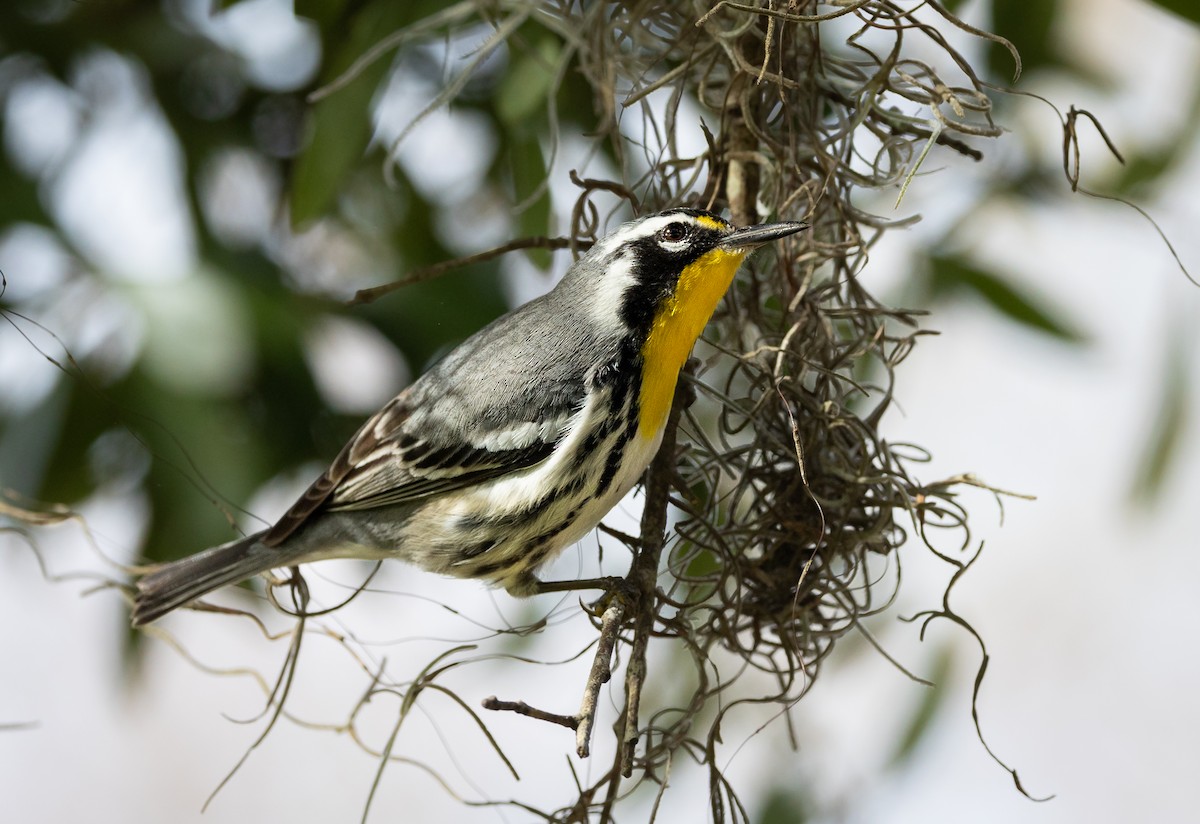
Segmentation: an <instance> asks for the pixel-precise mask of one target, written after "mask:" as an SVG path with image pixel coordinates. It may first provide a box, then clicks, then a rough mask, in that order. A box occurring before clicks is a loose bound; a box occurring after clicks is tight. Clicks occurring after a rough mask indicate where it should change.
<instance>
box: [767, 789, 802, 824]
mask: <svg viewBox="0 0 1200 824" xmlns="http://www.w3.org/2000/svg"><path fill="white" fill-rule="evenodd" d="M808 819H809V814H808V806H807V805H806V804H805V803H804V799H803V798H801V797H800V796H799V794H798V793H797V791H796V788H795V785H794V784H791V785H788V786H786V787H783V786H781V787H775V788H772V790H771V793H770V795H768V796H767V803H766V804H765V805H764V806H763V809H762V812H761V813H759V814H758V822H759V824H803V822H805V821H808Z"/></svg>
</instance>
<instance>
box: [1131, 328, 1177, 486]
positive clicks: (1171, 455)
mask: <svg viewBox="0 0 1200 824" xmlns="http://www.w3.org/2000/svg"><path fill="white" fill-rule="evenodd" d="M1183 337H1184V336H1183V334H1181V333H1179V332H1178V331H1177V333H1176V334H1175V335H1174V336H1173V340H1172V342H1171V345H1170V347H1169V348H1168V351H1167V363H1166V367H1165V369H1164V373H1165V374H1164V377H1163V382H1162V394H1161V395H1160V396H1159V399H1158V403H1157V406H1158V417H1157V419H1156V420H1155V421H1154V426H1153V428H1152V429H1151V430H1150V437H1149V439H1148V442H1147V444H1146V447H1145V449H1144V450H1143V453H1142V460H1141V463H1140V465H1139V466H1138V470H1137V472H1136V473H1135V474H1134V479H1133V487H1132V489H1131V490H1130V497H1131V498H1132V499H1133V501H1134V503H1136V504H1139V505H1141V506H1147V505H1149V504H1151V503H1153V502H1154V500H1155V499H1156V498H1157V497H1158V495H1159V493H1161V492H1162V489H1163V486H1164V485H1165V482H1166V480H1167V477H1168V475H1169V474H1170V470H1171V467H1172V465H1173V464H1174V461H1175V456H1176V455H1177V454H1178V453H1179V443H1180V441H1181V440H1182V438H1183V435H1184V433H1185V432H1186V431H1187V424H1188V422H1189V420H1190V418H1191V414H1190V411H1189V410H1190V408H1191V399H1190V397H1189V395H1190V393H1189V386H1188V377H1187V376H1188V373H1189V363H1188V361H1189V357H1190V352H1189V348H1188V347H1187V346H1186V345H1185V344H1184V342H1183Z"/></svg>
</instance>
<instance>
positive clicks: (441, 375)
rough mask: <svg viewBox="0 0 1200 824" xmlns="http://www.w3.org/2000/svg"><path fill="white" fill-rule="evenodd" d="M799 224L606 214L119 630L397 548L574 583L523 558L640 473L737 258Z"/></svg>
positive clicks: (421, 560)
mask: <svg viewBox="0 0 1200 824" xmlns="http://www.w3.org/2000/svg"><path fill="white" fill-rule="evenodd" d="M805 228H807V226H806V224H804V223H798V222H776V223H765V224H760V225H755V226H750V227H745V228H735V227H734V226H733V225H732V224H731V223H730V222H729V221H727V220H725V219H724V218H721V217H719V216H718V215H717V214H715V213H713V212H710V211H706V210H701V209H693V208H674V209H669V210H667V211H663V212H659V213H656V214H650V215H646V216H643V217H640V218H638V219H635V220H632V221H630V222H628V223H625V224H623V225H621V226H620V227H619V228H617V229H616V230H615V231H613V232H612V233H611V234H608V235H607V236H605V237H603V238H602V239H600V240H599V241H598V242H596V243H595V244H594V245H593V246H592V247H591V248H590V249H589V250H588V251H587V253H586V254H584V255H583V256H581V257H580V258H579V259H578V260H577V261H576V262H575V263H574V264H573V265H572V266H571V267H570V268H569V269H568V270H567V272H566V274H565V275H564V276H563V278H562V279H561V280H560V281H559V283H558V284H557V285H556V286H555V287H554V288H553V289H552V290H551V291H549V292H548V293H546V294H544V295H542V296H541V297H538V298H534V299H533V300H531V301H529V302H528V303H526V304H524V305H522V306H520V307H518V308H516V309H514V310H512V311H511V312H509V313H507V314H505V315H503V316H501V317H500V318H498V319H497V320H495V321H493V322H492V323H491V324H489V325H488V326H486V327H484V328H483V329H481V330H480V331H479V332H477V333H475V334H474V335H472V336H471V337H469V338H467V339H466V340H465V341H463V342H462V343H461V344H459V345H458V346H457V347H455V348H454V349H453V350H451V351H450V353H449V354H448V355H446V357H445V358H443V359H442V360H441V361H440V362H438V363H437V364H435V365H434V366H433V367H431V368H430V369H429V370H428V371H427V372H425V373H424V374H423V375H422V376H421V377H419V378H418V379H417V380H415V381H414V382H413V383H411V384H410V385H409V386H408V387H407V388H405V389H404V390H403V391H401V392H400V394H398V395H397V396H396V397H394V398H393V399H392V400H391V401H389V402H388V403H387V404H386V405H385V406H384V407H383V408H382V409H381V410H379V412H377V413H376V414H375V415H373V416H372V417H371V418H369V419H368V420H367V421H366V423H364V424H363V425H362V427H361V428H359V430H358V432H357V433H356V434H355V435H354V436H353V437H352V438H351V439H350V441H349V442H348V443H347V444H346V445H345V447H344V448H343V449H342V450H341V452H340V453H339V454H338V455H337V457H336V458H334V460H333V462H332V464H330V466H329V468H328V469H327V470H326V471H325V472H324V474H322V475H321V476H320V477H319V478H317V479H316V481H314V482H313V483H312V485H311V486H310V487H309V488H308V490H307V491H306V492H305V493H304V494H303V495H302V496H301V497H300V498H299V499H298V500H297V501H296V502H295V503H294V504H293V505H292V506H291V508H290V509H288V510H287V512H286V513H285V514H284V515H283V517H281V518H280V519H279V520H278V521H277V522H276V523H275V524H274V525H273V526H271V527H270V528H268V529H264V530H262V531H260V532H256V533H254V534H252V535H248V536H246V537H243V538H238V539H236V540H233V541H230V542H228V543H225V544H221V545H220V546H216V547H212V548H209V549H206V550H203V551H201V552H198V553H196V554H194V555H191V556H188V557H185V558H182V559H180V560H176V561H170V562H167V563H165V564H160V565H157V566H155V567H152V568H150V569H149V570H148V571H147V572H146V573H145V574H144V575H143V576H142V577H141V578H140V579H138V580H137V582H136V584H135V585H134V587H133V609H132V615H131V620H132V623H133V625H134V626H142V625H145V624H148V623H150V622H152V621H155V620H157V619H158V618H160V617H162V616H163V615H165V614H167V613H168V612H170V611H172V610H174V609H176V608H178V607H181V606H183V605H185V604H188V603H190V602H191V601H194V600H195V599H197V598H199V597H201V596H203V595H206V594H207V593H209V592H211V591H213V590H215V589H218V588H220V587H223V586H226V585H229V584H235V583H239V582H241V581H244V580H247V579H249V578H251V577H253V576H255V575H259V574H262V573H265V572H268V571H269V570H272V569H279V568H285V567H295V566H299V565H301V564H307V563H311V562H314V561H319V560H325V559H330V558H359V559H366V560H384V559H389V558H398V559H401V560H404V561H407V562H409V563H411V564H414V565H416V566H418V567H421V568H423V569H425V570H427V571H430V572H434V573H441V574H444V575H450V576H456V577H460V578H475V579H482V580H484V581H486V582H487V583H489V584H491V585H493V586H497V587H503V588H504V589H505V590H507V591H508V592H509V593H510V594H512V595H514V596H517V597H527V596H530V595H534V594H537V593H539V592H545V591H555V590H556V589H557V590H561V589H567V588H571V587H570V584H571V582H543V581H542V580H540V579H539V578H538V577H537V575H536V572H537V570H538V568H539V567H541V566H543V565H544V564H545V563H546V562H548V561H550V560H551V559H552V558H554V557H555V556H556V555H558V554H559V553H560V552H561V551H562V550H563V549H565V548H566V547H568V546H570V545H572V544H574V543H575V542H577V541H579V540H580V539H581V538H583V537H584V536H585V535H587V534H588V532H590V531H591V530H592V529H593V528H594V527H595V526H596V525H597V524H599V522H600V521H601V520H602V519H603V518H604V516H605V515H606V514H607V513H608V512H609V510H611V509H612V508H613V507H614V506H616V504H617V503H618V502H619V501H620V500H621V498H623V497H624V496H625V494H626V493H627V492H628V491H629V490H630V489H632V488H633V486H634V485H635V484H636V483H637V481H638V479H639V478H640V477H641V475H642V474H643V472H644V471H645V469H646V467H647V466H648V465H649V463H650V461H651V459H652V458H653V457H654V454H655V452H656V451H657V450H658V447H659V445H660V443H661V441H662V437H663V430H664V428H665V426H666V422H667V417H668V412H669V410H670V406H671V403H672V399H673V397H674V394H675V385H676V383H677V381H678V379H679V373H680V370H681V369H682V367H683V365H684V363H685V362H686V360H687V358H688V356H689V355H690V353H691V350H692V347H693V346H694V344H695V342H696V339H697V338H698V337H699V335H700V334H701V332H702V331H703V330H704V327H705V325H706V324H707V323H708V321H709V319H710V318H711V316H712V314H713V312H714V311H715V310H716V307H717V305H718V303H719V302H720V300H721V299H722V297H723V296H724V294H725V292H726V291H727V289H728V288H729V285H730V283H731V282H732V280H733V278H734V275H735V274H736V273H737V270H738V269H739V267H740V266H741V264H742V262H743V261H744V260H745V259H746V257H747V256H748V255H749V253H750V252H751V251H753V250H754V249H755V248H757V247H759V246H762V245H763V244H766V243H769V242H771V241H774V240H777V239H779V238H783V237H786V236H788V235H792V234H794V233H796V232H799V231H800V230H802V229H805ZM559 585H561V586H559ZM580 588H583V587H580Z"/></svg>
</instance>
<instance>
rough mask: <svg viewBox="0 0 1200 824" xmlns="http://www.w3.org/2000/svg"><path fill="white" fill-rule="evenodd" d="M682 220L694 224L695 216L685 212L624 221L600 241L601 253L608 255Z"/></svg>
mask: <svg viewBox="0 0 1200 824" xmlns="http://www.w3.org/2000/svg"><path fill="white" fill-rule="evenodd" d="M680 222H682V223H690V224H694V223H695V218H693V217H691V216H690V215H684V214H674V215H655V216H654V217H648V218H642V219H640V220H633V221H630V222H629V223H623V224H621V226H619V227H618V228H617V230H616V231H615V232H613V233H612V234H610V235H609V236H608V237H606V238H604V240H602V241H601V242H600V246H599V249H600V254H603V255H607V254H609V253H611V252H612V251H613V250H615V249H617V248H618V247H620V246H622V245H624V244H626V243H629V242H630V241H634V240H640V239H642V238H645V237H652V236H653V235H656V234H658V233H659V232H660V231H662V230H663V229H664V228H666V227H667V225H669V224H671V223H680Z"/></svg>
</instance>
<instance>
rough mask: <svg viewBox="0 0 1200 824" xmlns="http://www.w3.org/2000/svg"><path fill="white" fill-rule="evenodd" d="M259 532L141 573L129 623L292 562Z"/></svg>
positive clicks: (141, 621) (143, 621)
mask: <svg viewBox="0 0 1200 824" xmlns="http://www.w3.org/2000/svg"><path fill="white" fill-rule="evenodd" d="M262 535H263V533H261V532H259V533H256V534H254V535H251V536H249V537H247V538H241V539H239V540H236V541H230V542H229V543H227V544H221V545H220V546H215V547H213V548H212V549H206V550H204V551H203V552H198V553H196V554H195V555H191V556H189V557H187V558H183V559H181V560H178V561H172V562H170V563H167V564H163V565H162V566H161V567H159V568H158V569H156V570H154V571H153V572H151V573H149V574H148V575H145V576H143V577H142V578H141V579H140V580H138V582H137V592H136V594H135V595H134V598H133V616H132V621H133V625H134V626H135V627H140V626H142V625H143V624H148V623H150V622H151V621H155V620H157V619H159V618H161V617H162V616H164V615H166V614H167V613H168V612H170V611H171V610H173V609H175V608H177V607H181V606H183V605H184V604H186V603H188V602H189V601H193V600H195V599H196V598H199V597H200V596H202V595H205V594H206V593H209V592H212V591H213V590H214V589H219V588H220V587H223V586H225V585H227V584H236V583H238V582H239V581H244V580H246V579H247V578H250V577H253V576H255V575H258V574H259V573H261V572H266V571H267V570H268V569H274V568H276V567H280V566H287V565H289V564H290V563H293V561H292V560H291V559H290V558H289V557H288V553H287V552H280V551H279V550H278V549H272V548H268V547H265V546H263V545H262V544H261V543H259V538H261V537H262Z"/></svg>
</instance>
